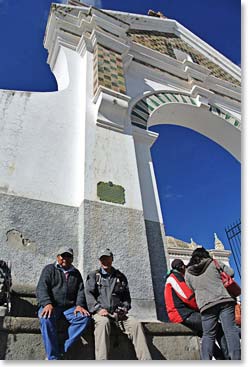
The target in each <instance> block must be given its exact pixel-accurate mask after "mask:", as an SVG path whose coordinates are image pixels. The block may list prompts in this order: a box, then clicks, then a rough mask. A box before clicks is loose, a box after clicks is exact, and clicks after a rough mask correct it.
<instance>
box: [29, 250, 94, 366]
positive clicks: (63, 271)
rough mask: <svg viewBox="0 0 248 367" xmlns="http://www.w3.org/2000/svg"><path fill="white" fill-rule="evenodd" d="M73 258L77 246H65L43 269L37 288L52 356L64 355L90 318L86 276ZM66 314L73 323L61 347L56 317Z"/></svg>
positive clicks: (42, 325) (45, 338) (44, 334)
mask: <svg viewBox="0 0 248 367" xmlns="http://www.w3.org/2000/svg"><path fill="white" fill-rule="evenodd" d="M72 262H73V249H71V248H67V247H62V248H61V249H60V250H59V252H58V255H57V261H56V262H55V263H53V264H49V265H47V266H45V268H44V269H43V270H42V273H41V276H40V279H39V281H38V285H37V289H36V295H37V299H38V306H39V311H38V316H39V320H40V328H41V333H42V338H43V343H44V346H45V350H46V355H47V359H48V360H53V359H61V358H62V356H63V353H64V352H67V350H68V349H69V348H70V346H71V345H72V344H73V343H74V342H75V341H76V340H77V339H79V338H80V336H81V335H82V333H83V332H84V331H85V328H86V327H87V324H88V322H89V319H90V317H89V316H90V314H89V312H88V311H87V309H86V299H85V294H84V283H83V279H82V276H81V274H80V272H79V270H78V269H76V268H75V267H74V266H73V265H72ZM62 317H64V318H66V319H67V321H69V323H70V326H69V328H68V339H67V340H66V341H65V343H64V346H63V349H62V350H60V348H59V343H58V336H57V330H56V321H57V320H58V319H60V318H62Z"/></svg>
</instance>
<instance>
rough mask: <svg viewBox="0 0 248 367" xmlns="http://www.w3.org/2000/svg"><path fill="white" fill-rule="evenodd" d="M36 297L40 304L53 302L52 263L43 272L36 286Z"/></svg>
mask: <svg viewBox="0 0 248 367" xmlns="http://www.w3.org/2000/svg"><path fill="white" fill-rule="evenodd" d="M36 297H37V300H38V304H39V306H42V307H45V306H46V305H48V304H52V299H51V266H50V265H47V266H46V267H45V268H44V269H43V270H42V272H41V276H40V279H39V281H38V284H37V288H36Z"/></svg>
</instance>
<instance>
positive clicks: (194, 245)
mask: <svg viewBox="0 0 248 367" xmlns="http://www.w3.org/2000/svg"><path fill="white" fill-rule="evenodd" d="M189 247H190V248H192V249H195V248H196V247H197V245H196V243H195V241H194V240H193V238H191V239H190V244H189Z"/></svg>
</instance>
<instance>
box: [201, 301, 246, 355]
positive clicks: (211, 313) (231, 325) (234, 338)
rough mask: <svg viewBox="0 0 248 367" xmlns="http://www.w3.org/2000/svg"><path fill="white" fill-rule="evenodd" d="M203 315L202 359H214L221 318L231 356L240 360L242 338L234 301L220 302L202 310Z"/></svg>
mask: <svg viewBox="0 0 248 367" xmlns="http://www.w3.org/2000/svg"><path fill="white" fill-rule="evenodd" d="M201 317H202V328H203V336H202V345H201V357H202V359H203V360H209V359H212V356H213V350H214V341H215V338H216V334H217V329H218V320H220V322H221V325H222V329H223V331H224V335H225V338H226V342H227V347H228V352H229V358H230V359H233V360H240V359H241V350H240V339H239V334H238V331H237V327H236V325H235V320H234V302H226V303H219V304H217V305H215V306H213V307H211V308H209V309H207V310H206V311H204V312H202V313H201Z"/></svg>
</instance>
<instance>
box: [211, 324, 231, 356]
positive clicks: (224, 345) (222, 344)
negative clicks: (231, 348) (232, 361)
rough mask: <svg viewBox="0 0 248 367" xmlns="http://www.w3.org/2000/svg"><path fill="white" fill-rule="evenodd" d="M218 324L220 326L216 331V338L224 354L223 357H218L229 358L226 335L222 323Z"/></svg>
mask: <svg viewBox="0 0 248 367" xmlns="http://www.w3.org/2000/svg"><path fill="white" fill-rule="evenodd" d="M217 326H218V327H217V333H216V340H217V342H218V344H219V346H220V348H221V353H222V355H223V358H222V357H220V358H216V359H229V352H228V346H227V342H226V337H225V334H224V331H223V329H222V326H221V323H220V322H218V324H217ZM214 356H215V355H214Z"/></svg>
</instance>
